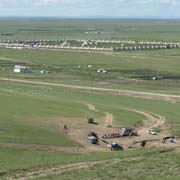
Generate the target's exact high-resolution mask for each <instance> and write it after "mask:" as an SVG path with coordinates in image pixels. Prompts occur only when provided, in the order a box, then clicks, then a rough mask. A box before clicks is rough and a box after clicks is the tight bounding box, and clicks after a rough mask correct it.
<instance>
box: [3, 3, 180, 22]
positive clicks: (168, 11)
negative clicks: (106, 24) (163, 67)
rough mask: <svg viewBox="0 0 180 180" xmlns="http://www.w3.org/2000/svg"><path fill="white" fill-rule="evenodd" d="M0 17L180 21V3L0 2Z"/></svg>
mask: <svg viewBox="0 0 180 180" xmlns="http://www.w3.org/2000/svg"><path fill="white" fill-rule="evenodd" d="M0 16H22V17H23V16H46V17H47V16H50V17H51V16H52V17H53V16H56V17H89V16H93V17H95V16H97V17H122V18H123V17H126V18H128V17H129V18H132V17H140V18H146V17H162V18H177V17H178V18H180V0H0Z"/></svg>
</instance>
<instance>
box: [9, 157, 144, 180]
mask: <svg viewBox="0 0 180 180" xmlns="http://www.w3.org/2000/svg"><path fill="white" fill-rule="evenodd" d="M140 159H141V158H139V157H138V158H137V157H131V158H124V159H108V160H101V161H92V162H80V163H73V164H67V165H54V166H47V167H39V168H36V169H30V170H29V171H28V172H24V173H17V174H15V175H14V176H11V177H7V180H29V179H33V178H40V177H45V176H47V175H50V174H53V175H55V174H61V173H63V172H68V171H73V170H80V169H87V168H90V167H93V166H96V165H101V164H106V163H110V162H120V161H133V160H140Z"/></svg>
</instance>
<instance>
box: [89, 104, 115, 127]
mask: <svg viewBox="0 0 180 180" xmlns="http://www.w3.org/2000/svg"><path fill="white" fill-rule="evenodd" d="M86 105H87V106H88V109H89V110H92V111H96V112H100V111H99V110H98V109H96V107H95V106H94V105H92V104H88V103H87V104H86ZM104 113H105V124H104V125H105V127H109V126H112V123H113V118H114V116H113V115H112V114H111V113H108V112H104Z"/></svg>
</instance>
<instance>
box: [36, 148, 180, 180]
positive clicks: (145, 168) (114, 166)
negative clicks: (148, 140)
mask: <svg viewBox="0 0 180 180" xmlns="http://www.w3.org/2000/svg"><path fill="white" fill-rule="evenodd" d="M143 153H144V152H143ZM179 162H180V154H179V153H174V152H170V153H165V154H162V153H159V152H154V153H152V154H146V155H145V156H143V155H140V156H136V158H134V159H131V156H130V157H129V158H128V159H124V160H123V159H122V160H121V161H119V162H118V161H112V162H111V163H108V164H104V165H100V166H98V165H97V166H95V167H92V168H89V169H84V170H76V171H71V172H65V173H62V174H60V175H49V176H47V177H45V178H36V179H37V180H46V179H52V180H58V179H61V180H71V179H72V180H78V179H83V180H91V179H98V180H105V179H107V180H108V179H111V180H117V179H125V180H130V179H138V180H145V179H146V180H147V179H148V180H153V179H157V180H178V179H179V178H180V166H179Z"/></svg>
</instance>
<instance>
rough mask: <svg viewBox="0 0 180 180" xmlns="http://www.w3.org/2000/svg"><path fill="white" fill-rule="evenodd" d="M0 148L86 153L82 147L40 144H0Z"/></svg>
mask: <svg viewBox="0 0 180 180" xmlns="http://www.w3.org/2000/svg"><path fill="white" fill-rule="evenodd" d="M0 147H15V148H27V149H34V150H46V151H60V152H67V153H72V152H74V153H84V152H87V150H86V149H85V148H83V147H63V146H55V145H40V144H20V143H0Z"/></svg>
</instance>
